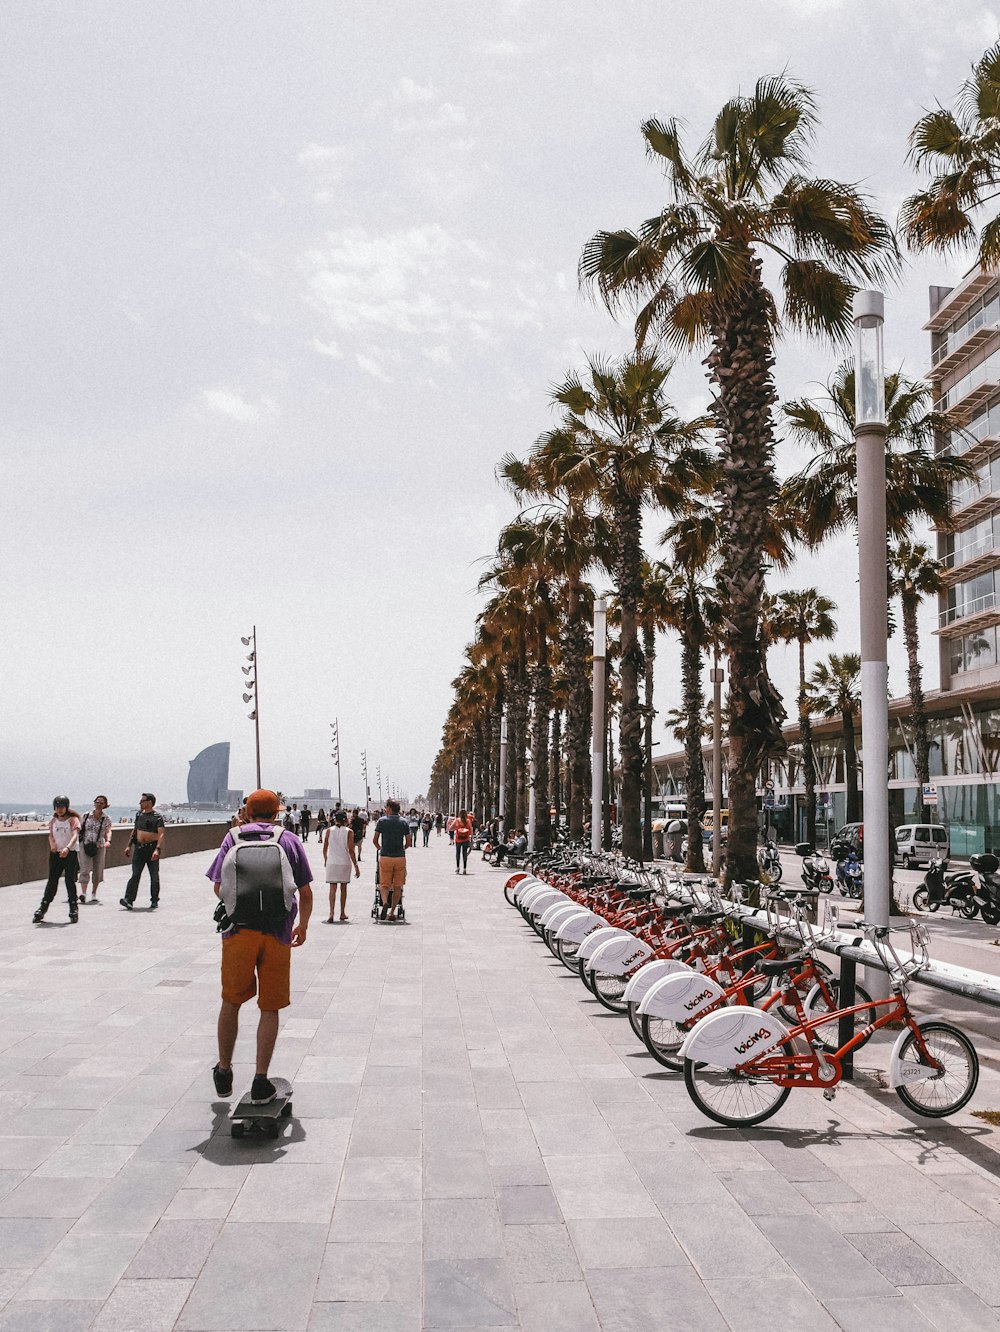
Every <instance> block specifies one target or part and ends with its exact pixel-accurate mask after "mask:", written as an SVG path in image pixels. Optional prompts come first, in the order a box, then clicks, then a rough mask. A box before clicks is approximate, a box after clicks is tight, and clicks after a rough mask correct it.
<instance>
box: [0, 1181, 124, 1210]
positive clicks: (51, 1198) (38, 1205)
mask: <svg viewBox="0 0 1000 1332" xmlns="http://www.w3.org/2000/svg"><path fill="white" fill-rule="evenodd" d="M106 1187H107V1183H106V1181H105V1180H103V1179H43V1178H42V1177H41V1176H39V1175H28V1176H27V1178H26V1179H24V1180H22V1181H21V1183H19V1184H18V1185H17V1187H16V1188H15V1189H14V1190H13V1191H12V1192H10V1193H8V1194H7V1196H6V1197H5V1198H4V1199H3V1200H2V1201H0V1216H71V1217H74V1218H75V1217H78V1216H82V1215H83V1213H84V1212H85V1211H86V1210H87V1208H88V1207H89V1206H90V1204H91V1203H92V1202H93V1201H94V1199H95V1198H96V1197H97V1195H98V1194H99V1193H100V1192H101V1190H102V1189H104V1188H106Z"/></svg>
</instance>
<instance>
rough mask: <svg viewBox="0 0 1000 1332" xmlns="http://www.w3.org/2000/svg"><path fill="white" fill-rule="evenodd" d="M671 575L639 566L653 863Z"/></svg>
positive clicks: (648, 847) (646, 804)
mask: <svg viewBox="0 0 1000 1332" xmlns="http://www.w3.org/2000/svg"><path fill="white" fill-rule="evenodd" d="M670 583H671V580H670V575H669V572H668V570H667V567H666V565H664V564H663V563H662V562H660V561H657V562H656V563H655V564H650V563H649V562H648V561H646V560H644V561H643V566H642V606H641V608H640V610H639V624H640V627H641V629H642V656H643V672H644V678H643V708H642V710H643V718H644V723H643V726H644V734H643V751H644V753H645V759H646V783H645V790H644V791H643V820H642V853H643V858H644V859H646V860H652V859H653V776H654V773H653V718H654V717H655V716H656V709H655V708H654V706H653V684H654V669H655V662H656V635H657V633H658V632H659V630H661V629H664V628H666V626H667V625H668V624H670V623H671V621H672V610H673V603H672V596H671V587H670Z"/></svg>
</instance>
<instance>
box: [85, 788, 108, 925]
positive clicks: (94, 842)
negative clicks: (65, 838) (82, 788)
mask: <svg viewBox="0 0 1000 1332" xmlns="http://www.w3.org/2000/svg"><path fill="white" fill-rule="evenodd" d="M107 808H108V797H107V796H102V795H99V796H95V797H94V808H93V809H92V810H91V812H90V813H89V814H88V815H87V816H86V817H85V818H84V820H83V823H82V824H81V827H80V851H79V856H80V905H81V906H84V905H86V901H87V888H88V887H89V886H90V884H91V880H93V886H92V888H91V893H90V903H91V906H97V904H98V901H99V898H98V896H97V890H98V888H100V886H101V884H102V883H103V882H104V860H105V857H106V856H107V853H108V847H109V846H110V845H111V819H110V817H109V815H108V813H107Z"/></svg>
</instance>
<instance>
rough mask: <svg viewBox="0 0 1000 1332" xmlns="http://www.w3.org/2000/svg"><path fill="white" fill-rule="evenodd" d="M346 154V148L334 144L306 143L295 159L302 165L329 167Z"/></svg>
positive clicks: (336, 163)
mask: <svg viewBox="0 0 1000 1332" xmlns="http://www.w3.org/2000/svg"><path fill="white" fill-rule="evenodd" d="M347 155H348V153H347V149H346V148H341V147H340V146H338V145H336V144H325V143H307V144H306V146H305V147H304V148H302V149H300V150H299V154H298V157H297V159H296V160H297V161H298V163H299V165H300V166H304V167H330V166H336V165H339V164H340V163H341V162H343V160H344V158H345V157H347Z"/></svg>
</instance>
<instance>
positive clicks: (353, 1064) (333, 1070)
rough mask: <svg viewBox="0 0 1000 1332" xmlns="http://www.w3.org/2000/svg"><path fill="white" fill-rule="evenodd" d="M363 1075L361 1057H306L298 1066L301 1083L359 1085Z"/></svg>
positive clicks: (363, 1065) (363, 1060) (362, 1058)
mask: <svg viewBox="0 0 1000 1332" xmlns="http://www.w3.org/2000/svg"><path fill="white" fill-rule="evenodd" d="M364 1073H365V1058H364V1056H363V1055H342V1056H338V1055H306V1057H305V1059H303V1060H302V1063H301V1064H300V1065H299V1069H298V1074H297V1076H298V1078H299V1079H301V1081H302V1082H329V1083H333V1084H334V1085H336V1084H338V1083H359V1082H360V1081H361V1079H362V1078H363V1077H364Z"/></svg>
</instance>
